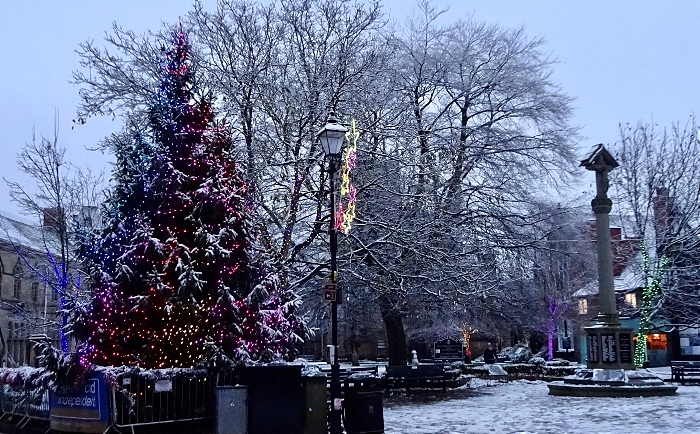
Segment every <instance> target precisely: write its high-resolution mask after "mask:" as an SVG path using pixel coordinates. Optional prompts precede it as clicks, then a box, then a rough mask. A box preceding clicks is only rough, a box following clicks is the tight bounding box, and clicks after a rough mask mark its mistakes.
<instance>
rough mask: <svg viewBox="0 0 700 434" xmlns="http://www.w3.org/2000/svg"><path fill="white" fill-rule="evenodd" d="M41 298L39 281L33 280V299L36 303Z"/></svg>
mask: <svg viewBox="0 0 700 434" xmlns="http://www.w3.org/2000/svg"><path fill="white" fill-rule="evenodd" d="M38 300H39V282H32V301H33V302H34V303H36V302H37V301H38Z"/></svg>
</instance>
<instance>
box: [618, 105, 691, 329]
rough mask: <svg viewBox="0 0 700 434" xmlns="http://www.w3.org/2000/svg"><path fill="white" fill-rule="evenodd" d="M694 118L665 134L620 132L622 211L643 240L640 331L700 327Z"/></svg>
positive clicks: (635, 129)
mask: <svg viewBox="0 0 700 434" xmlns="http://www.w3.org/2000/svg"><path fill="white" fill-rule="evenodd" d="M697 128H698V127H697V123H696V120H695V117H694V116H691V117H690V119H689V120H688V121H687V122H686V124H685V125H681V124H680V123H675V124H672V125H671V127H670V128H659V127H658V126H657V125H655V124H653V123H641V122H640V123H638V124H637V125H636V126H630V125H628V124H626V125H620V141H619V142H618V143H616V148H615V149H616V151H617V153H616V158H617V160H618V162H619V163H620V167H619V168H618V169H617V170H615V171H614V172H612V175H613V180H612V182H611V186H612V187H613V189H614V191H615V192H616V195H615V204H616V206H618V207H619V210H620V214H621V215H623V216H624V217H626V218H627V220H628V221H629V223H631V225H630V226H631V227H632V228H633V231H634V233H633V234H632V235H633V236H636V237H639V239H640V240H641V244H642V245H641V250H642V252H643V255H644V258H643V262H644V264H643V268H644V275H645V276H644V277H645V289H644V297H643V300H642V309H641V310H642V320H641V322H642V324H641V326H640V332H641V333H646V332H648V331H649V330H650V329H651V328H652V327H653V326H654V324H656V325H657V326H658V325H661V324H663V323H671V324H674V325H676V326H679V327H685V326H690V325H694V324H697V323H698V322H699V321H700V309H699V308H698V306H700V292H699V291H698V287H699V286H698V283H700V275H699V274H698V272H697V270H698V265H700V241H699V240H700V143H698V137H697Z"/></svg>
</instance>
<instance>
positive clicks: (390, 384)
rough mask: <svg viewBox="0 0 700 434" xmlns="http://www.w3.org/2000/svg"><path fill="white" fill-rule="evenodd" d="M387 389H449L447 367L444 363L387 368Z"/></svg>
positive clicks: (385, 377) (385, 382)
mask: <svg viewBox="0 0 700 434" xmlns="http://www.w3.org/2000/svg"><path fill="white" fill-rule="evenodd" d="M384 385H385V388H386V389H401V388H405V389H411V388H419V387H421V388H435V387H440V388H443V389H445V388H446V387H447V382H446V377H445V367H444V365H443V364H442V363H431V364H419V365H418V366H411V365H409V366H387V367H386V374H385V375H384Z"/></svg>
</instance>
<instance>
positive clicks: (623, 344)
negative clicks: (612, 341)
mask: <svg viewBox="0 0 700 434" xmlns="http://www.w3.org/2000/svg"><path fill="white" fill-rule="evenodd" d="M618 336H619V338H618V339H620V363H632V336H631V335H630V334H629V333H620V334H619V335H618Z"/></svg>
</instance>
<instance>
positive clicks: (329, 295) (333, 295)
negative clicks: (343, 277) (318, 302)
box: [323, 283, 338, 301]
mask: <svg viewBox="0 0 700 434" xmlns="http://www.w3.org/2000/svg"><path fill="white" fill-rule="evenodd" d="M323 299H324V300H326V301H338V284H336V283H326V284H325V285H323Z"/></svg>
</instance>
